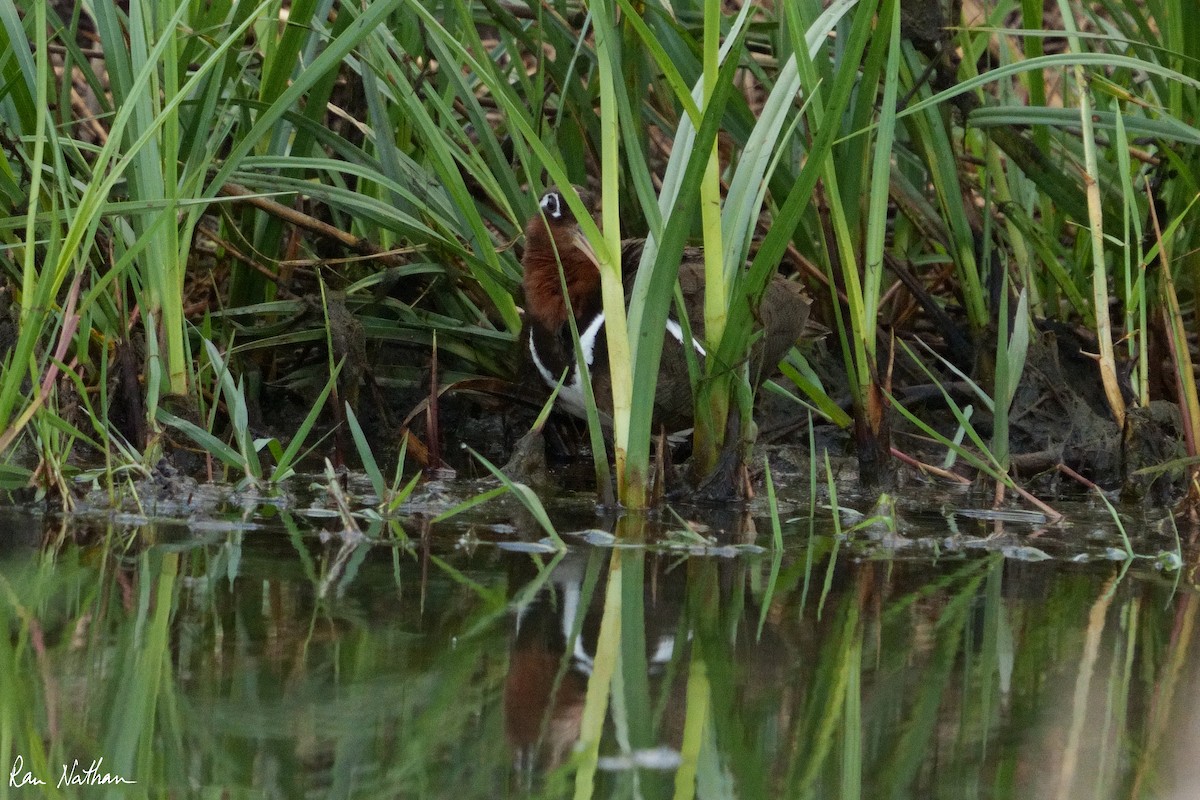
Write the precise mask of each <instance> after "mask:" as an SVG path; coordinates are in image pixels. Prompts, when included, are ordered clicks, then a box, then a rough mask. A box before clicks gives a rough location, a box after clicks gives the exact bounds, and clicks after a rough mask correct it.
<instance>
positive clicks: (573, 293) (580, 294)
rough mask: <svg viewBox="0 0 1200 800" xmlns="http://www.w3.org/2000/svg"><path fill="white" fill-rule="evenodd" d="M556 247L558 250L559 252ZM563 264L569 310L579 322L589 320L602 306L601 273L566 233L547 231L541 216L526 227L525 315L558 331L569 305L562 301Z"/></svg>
mask: <svg viewBox="0 0 1200 800" xmlns="http://www.w3.org/2000/svg"><path fill="white" fill-rule="evenodd" d="M556 246H557V250H556ZM560 260H561V262H562V271H563V276H564V277H565V278H566V284H567V295H568V296H569V297H570V300H571V303H570V308H571V309H573V310H574V312H575V318H576V319H584V318H587V317H590V316H591V315H592V314H594V313H595V312H596V311H598V310H599V308H600V306H601V298H600V272H599V270H597V269H596V265H595V264H594V263H593V262H592V261H591V259H589V258H588V257H587V254H585V253H584V252H583V251H581V250H580V249H579V248H578V247H577V246H576V244H575V242H574V241H573V237H572V235H571V234H570V233H569V232H568V231H565V230H560V229H558V227H557V226H555V227H554V228H547V226H546V223H545V222H543V220H542V219H541V217H540V216H539V217H534V218H533V219H531V220H530V221H529V224H528V225H526V226H525V256H524V258H523V259H522V262H521V263H522V266H523V267H524V271H525V279H524V284H525V312H526V314H528V315H530V316H531V317H532V318H533V319H534V321H536V322H537V323H538V324H539V325H542V326H544V327H546V328H548V329H551V330H553V329H557V328H559V327H560V326H562V325H563V324H565V323H566V321H567V313H568V312H567V308H568V306H567V303H566V302H565V300H564V298H563V293H562V283H561V282H560V281H559V274H558V265H559V261H560Z"/></svg>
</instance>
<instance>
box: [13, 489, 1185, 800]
mask: <svg viewBox="0 0 1200 800" xmlns="http://www.w3.org/2000/svg"><path fill="white" fill-rule="evenodd" d="M489 513H491V514H492V516H491V517H478V518H477V519H476V520H474V521H473V522H455V523H453V524H451V523H442V524H438V525H432V524H430V523H429V522H428V521H427V520H426V519H425V518H423V517H421V516H419V515H415V516H412V517H407V518H404V519H402V520H399V521H397V522H394V523H391V524H380V523H376V524H374V525H373V526H372V525H370V524H367V523H365V522H364V524H363V525H362V528H363V530H364V531H365V533H366V536H365V537H359V536H353V535H346V534H344V533H343V529H344V526H343V524H342V523H340V522H338V521H337V520H336V519H334V518H329V517H326V516H314V515H313V514H311V513H308V512H305V511H299V510H297V511H281V510H279V509H276V508H272V507H270V506H263V507H259V508H253V509H249V510H245V511H242V512H240V513H237V514H230V515H228V517H227V518H220V517H217V518H216V519H212V518H210V519H206V520H205V521H202V522H192V523H188V522H186V521H178V520H176V521H171V520H164V519H158V520H155V519H142V518H134V517H111V516H110V517H97V518H93V519H87V518H78V517H77V518H73V519H70V520H66V521H64V520H63V519H61V518H57V517H43V516H31V515H25V514H20V513H17V512H14V511H4V510H2V509H0V532H2V533H3V535H0V628H2V629H3V630H5V631H7V635H5V636H0V763H2V765H3V775H4V776H6V778H7V779H6V780H4V783H3V788H0V796H6V797H43V796H62V797H75V796H89V797H102V796H114V797H141V796H145V797H269V798H276V797H278V798H287V797H322V798H323V797H348V798H349V797H354V798H375V797H381V798H382V797H388V798H391V797H399V798H452V799H453V800H468V799H469V798H489V799H490V798H497V797H514V798H523V797H563V796H575V797H605V798H609V797H617V798H667V797H692V796H696V797H702V798H726V797H730V798H732V797H737V798H793V797H794V798H839V799H840V798H850V799H852V798H869V799H871V800H874V799H875V798H947V800H950V799H951V798H952V799H953V800H962V799H963V798H1019V800H1035V799H1036V798H1100V799H1102V800H1103V799H1106V798H1166V799H1167V800H1176V798H1179V799H1180V800H1182V799H1183V798H1196V797H1200V704H1198V700H1200V691H1198V688H1200V674H1198V673H1200V656H1198V655H1197V650H1195V649H1193V647H1192V643H1193V641H1194V639H1195V637H1194V635H1193V634H1194V633H1195V629H1196V616H1197V613H1196V612H1197V597H1196V578H1195V575H1194V574H1193V573H1192V571H1191V565H1194V564H1195V563H1196V558H1195V557H1194V554H1189V551H1188V546H1187V538H1188V537H1187V534H1186V532H1183V533H1184V544H1183V545H1182V547H1180V546H1179V545H1178V544H1177V542H1176V540H1175V539H1174V538H1173V532H1172V533H1171V534H1170V535H1167V534H1165V533H1164V531H1165V530H1167V528H1166V527H1163V526H1161V525H1157V524H1155V523H1152V522H1151V523H1149V524H1146V523H1145V521H1143V522H1142V528H1141V530H1142V532H1141V533H1140V534H1138V535H1135V536H1134V537H1133V549H1134V550H1135V551H1136V552H1139V553H1145V554H1147V555H1149V556H1150V557H1148V558H1134V559H1130V558H1128V557H1122V555H1121V552H1122V550H1123V544H1122V543H1121V540H1120V539H1119V536H1118V533H1117V531H1116V529H1115V526H1114V525H1113V524H1112V523H1111V522H1105V519H1104V517H1103V515H1101V514H1099V513H1097V512H1096V511H1095V510H1094V509H1079V510H1076V512H1075V513H1073V514H1072V519H1073V522H1072V523H1071V524H1070V525H1067V526H1063V527H1056V528H1053V529H1040V528H1037V527H1036V526H1035V525H1032V524H1025V523H1022V522H1013V521H1011V520H1009V521H1005V522H1001V521H997V520H994V519H993V520H977V519H972V518H970V517H965V516H961V515H957V514H954V513H952V512H948V511H947V512H932V513H931V512H924V513H917V512H912V513H908V514H907V515H905V516H906V527H905V528H904V529H903V534H904V536H903V538H897V537H884V538H885V539H886V544H885V545H880V544H878V539H879V538H880V537H879V536H877V535H875V534H872V533H871V532H869V531H861V532H859V533H856V534H852V535H851V536H850V537H848V538H847V537H839V536H836V535H834V529H833V523H832V519H831V518H830V515H829V513H828V511H826V512H824V513H817V514H816V515H815V517H814V518H813V519H812V520H810V519H809V518H808V517H807V516H802V517H801V518H798V519H793V520H791V521H789V522H788V523H786V524H785V525H784V526H783V528H782V529H781V530H780V531H779V538H778V539H776V537H775V535H774V534H773V532H772V529H771V527H770V524H769V523H768V522H766V521H765V520H762V519H758V520H755V519H753V518H751V517H745V518H742V517H738V516H736V515H735V516H728V517H725V518H721V519H712V518H706V519H705V520H704V522H705V526H694V527H695V529H696V531H698V533H696V532H693V533H689V534H687V535H683V534H681V533H680V532H681V531H682V530H683V522H682V520H680V519H672V520H671V521H670V522H669V523H660V524H657V525H653V526H651V525H649V524H647V523H638V522H637V521H636V520H629V519H625V520H622V521H620V522H619V523H616V528H615V529H614V527H613V523H612V522H606V521H604V520H601V519H599V518H593V517H591V516H590V509H589V510H588V512H587V513H583V514H582V517H577V518H575V519H570V518H567V517H564V518H563V522H562V524H561V525H560V529H561V530H572V529H576V530H581V531H582V530H584V529H588V530H587V531H586V532H585V533H581V534H578V535H565V536H564V538H565V540H566V543H567V550H566V551H565V552H561V551H553V550H551V549H550V548H548V547H545V546H543V545H540V544H538V540H540V538H541V536H542V533H541V532H540V531H539V530H538V528H537V526H536V524H535V523H532V522H528V523H527V522H525V521H523V520H524V516H523V515H522V514H520V513H519V512H518V511H516V510H513V509H507V510H506V508H505V507H504V506H503V505H501V506H499V507H498V508H494V509H492V510H491V511H490V512H489ZM614 532H615V533H617V534H619V535H620V536H621V537H622V538H621V539H620V540H619V541H620V542H621V543H622V545H621V546H616V541H615V540H613V539H612V534H613V533H614ZM647 542H648V544H647ZM777 542H781V543H782V546H779V545H777ZM626 543H641V544H636V545H635V546H627V544H626ZM1171 553H1174V554H1175V555H1171ZM1164 554H1165V555H1164ZM1180 556H1181V558H1180ZM1180 562H1182V566H1179V563H1180Z"/></svg>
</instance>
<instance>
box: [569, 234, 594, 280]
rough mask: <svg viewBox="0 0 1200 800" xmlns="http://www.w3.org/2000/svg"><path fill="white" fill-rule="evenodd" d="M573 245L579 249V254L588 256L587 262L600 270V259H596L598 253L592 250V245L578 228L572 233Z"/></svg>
mask: <svg viewBox="0 0 1200 800" xmlns="http://www.w3.org/2000/svg"><path fill="white" fill-rule="evenodd" d="M571 244H573V245H575V246H576V247H577V248H579V252H581V253H583V254H584V255H585V256H587V260H588V261H591V262H592V264H593V266H595V267H596V270H597V271H599V269H600V259H599V258H597V257H596V251H595V250H593V249H592V243H591V242H589V241H588V238H587V237H586V236H584V235H583V231H581V230H580V229H579V228H578V226H577V227H576V228H575V230H574V231H572V232H571Z"/></svg>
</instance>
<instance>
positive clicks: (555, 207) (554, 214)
mask: <svg viewBox="0 0 1200 800" xmlns="http://www.w3.org/2000/svg"><path fill="white" fill-rule="evenodd" d="M541 205H542V211H544V212H545V213H546V216H547V217H548V218H549V219H562V217H563V199H562V195H561V194H559V193H558V192H546V193H545V194H544V195H542V203H541Z"/></svg>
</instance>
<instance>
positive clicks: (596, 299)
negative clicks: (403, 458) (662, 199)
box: [522, 188, 809, 432]
mask: <svg viewBox="0 0 1200 800" xmlns="http://www.w3.org/2000/svg"><path fill="white" fill-rule="evenodd" d="M580 197H581V199H583V200H584V203H585V204H586V205H587V206H588V208H589V210H590V209H591V208H592V203H591V200H592V198H591V194H590V193H589V192H587V191H586V190H580ZM540 206H541V213H540V214H538V215H536V216H534V217H532V218H531V219H530V220H529V222H528V223H527V224H526V226H525V239H526V241H525V254H524V256H523V258H522V265H523V266H524V273H525V278H524V287H525V318H526V321H527V322H526V325H527V327H528V331H529V353H530V356H531V358H532V361H533V364H534V366H535V367H536V368H537V371H538V373H539V374H540V375H541V377H542V379H543V380H544V381H545V382H546V384H547V385H548V386H550V387H551V388H553V387H554V386H556V385H557V384H558V381H559V378H560V377H561V376H562V374H563V371H564V370H567V379H566V381H565V383H564V385H563V388H562V390H561V392H560V393H559V396H558V402H559V404H560V406H561V407H562V408H564V409H565V410H567V411H570V412H571V413H573V414H575V415H576V416H579V417H586V412H585V411H584V402H583V392H582V383H581V379H580V376H579V370H578V368H577V366H576V359H575V348H574V343H573V342H572V340H571V329H570V326H569V325H568V323H567V320H568V314H570V313H573V314H574V317H575V324H576V326H577V328H578V331H579V339H580V344H581V349H582V353H583V357H584V360H585V361H586V362H587V365H588V368H589V372H590V375H591V380H592V386H593V389H594V393H595V396H596V404H597V406H598V408H599V410H600V412H601V416H602V418H607V417H609V416H610V415H611V411H612V389H611V385H612V384H611V380H610V377H609V369H608V347H607V341H606V338H605V334H604V308H603V302H602V299H601V289H600V272H599V269H598V268H597V262H596V256H595V253H594V252H593V251H592V248H591V246H590V245H589V244H588V242H587V239H586V238H585V236H584V235H583V232H582V231H581V230H580V227H579V222H578V221H577V220H576V219H575V216H574V215H573V214H572V213H571V210H570V208H568V207H567V203H566V200H565V199H564V198H563V196H562V193H561V192H560V191H559V190H558V189H554V188H552V189H549V190H548V191H547V192H546V193H545V194H543V195H542V199H541V202H540ZM644 245H645V241H644V240H642V239H628V240H626V241H624V242H622V245H621V264H622V268H623V269H624V272H625V275H624V283H625V295H626V300H628V297H629V293H630V290H631V289H632V287H633V278H634V275H635V274H636V266H637V264H638V262H639V260H640V259H641V254H642V248H643V246H644ZM560 262H561V264H562V276H561V278H560V275H559V264H560ZM563 278H565V283H566V289H567V297H566V298H564V296H563V291H562V287H563V280H562V279H563ZM679 285H680V289H681V290H682V293H683V304H684V308H685V309H686V310H687V317H688V324H689V326H690V328H691V332H692V335H693V336H694V337H695V338H694V341H693V347H694V348H695V350H696V355H697V356H698V357H699V358H700V359H701V360H703V358H704V357H706V353H705V350H704V345H703V340H704V251H703V250H702V249H700V248H687V249H686V250H685V251H684V253H683V261H682V262H681V263H680V265H679ZM568 299H569V301H570V302H569V303H568V302H567V300H568ZM808 310H809V301H808V299H807V298H806V297H805V296H804V293H803V290H802V289H801V288H800V286H799V284H796V283H794V282H791V281H788V280H786V279H784V278H782V277H779V276H776V277H775V278H774V279H773V280H772V281H771V282H770V284H768V286H767V290H766V292H765V294H764V296H763V300H762V303H761V305H760V306H759V308H758V310H757V312H758V313H757V315H756V319H757V320H758V329H759V330H760V331H762V332H763V335H762V336H760V337H759V338H758V340H757V342H756V343H755V345H754V347H753V350H752V352H751V355H750V357H751V360H752V362H751V363H752V365H753V369H752V370H751V378H752V380H753V382H754V383H755V384H756V385H757V384H758V383H761V382H762V381H763V380H765V379H766V378H767V377H768V376H769V374H770V373H771V371H772V370H773V369H774V367H775V365H776V364H778V363H779V361H780V360H781V359H782V358H783V357H784V356H785V355H786V354H787V352H788V350H789V349H791V347H792V345H794V344H795V343H796V342H797V341H798V340H799V339H800V338H801V336H802V334H803V333H804V332H805V328H806V323H807V321H808ZM684 340H685V336H684V334H683V330H682V328H681V326H680V324H679V322H678V321H677V319H672V318H668V320H667V330H666V334H665V335H664V337H663V352H662V359H661V363H660V366H659V373H658V386H657V389H656V390H655V395H654V421H655V425H656V427H657V426H660V425H661V426H665V427H666V429H667V431H668V432H682V431H685V430H686V429H688V428H690V427H691V425H692V408H693V404H692V390H691V381H690V379H689V377H688V369H687V357H686V353H685V351H684Z"/></svg>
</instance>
